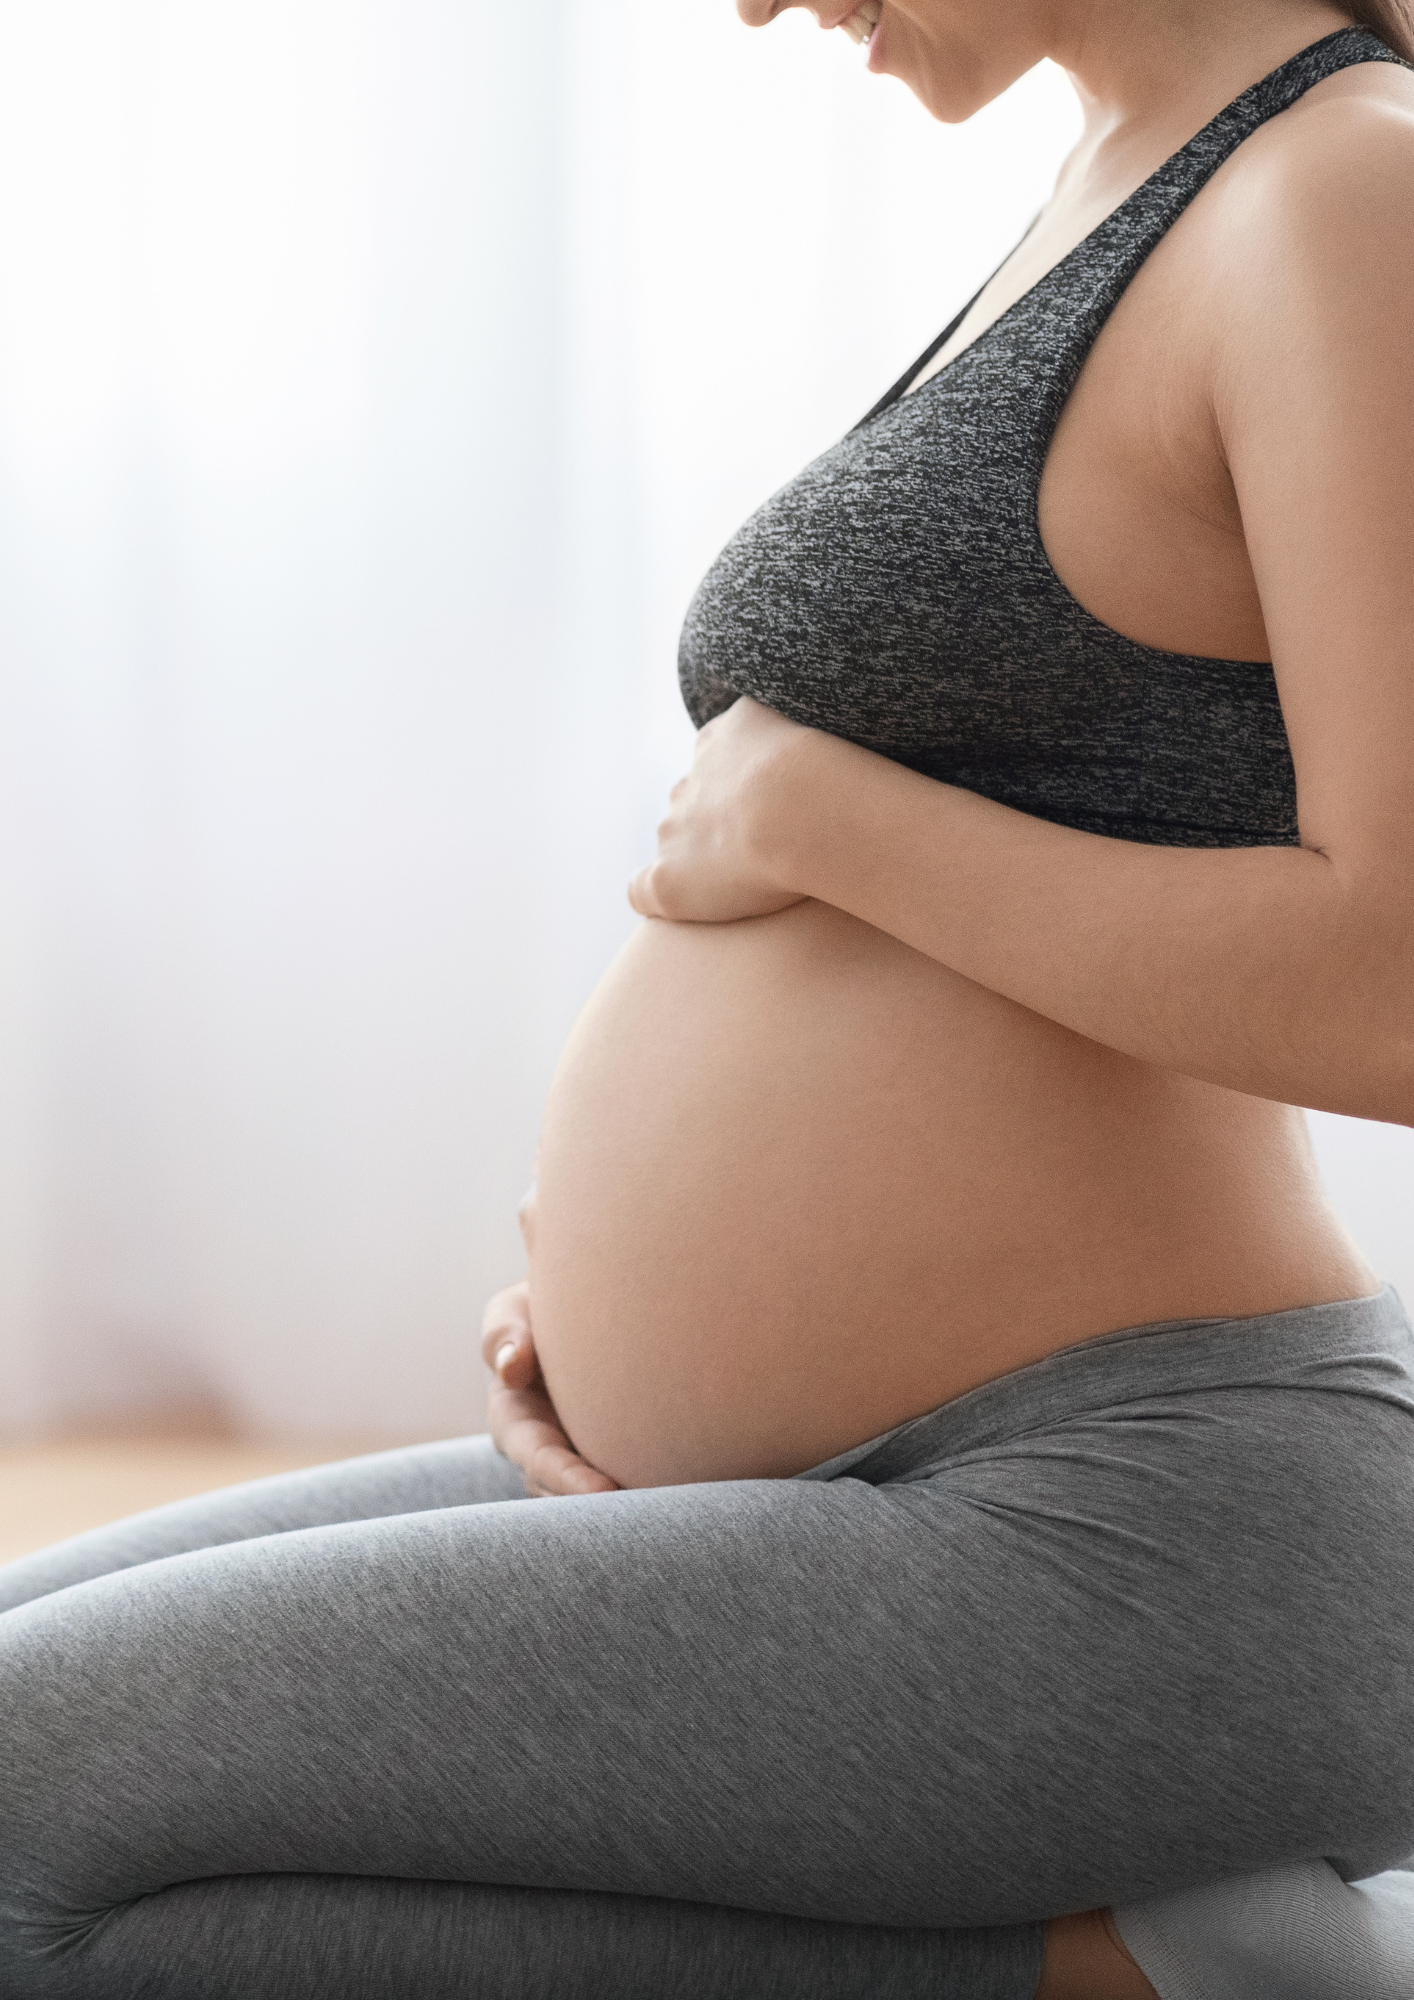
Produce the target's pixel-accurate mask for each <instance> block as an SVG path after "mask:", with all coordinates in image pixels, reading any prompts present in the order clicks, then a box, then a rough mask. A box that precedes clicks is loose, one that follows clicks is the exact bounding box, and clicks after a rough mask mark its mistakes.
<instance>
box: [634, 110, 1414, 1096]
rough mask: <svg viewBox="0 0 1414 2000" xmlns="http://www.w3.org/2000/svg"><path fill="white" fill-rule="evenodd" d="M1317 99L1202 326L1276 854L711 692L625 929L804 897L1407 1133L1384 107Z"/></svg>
mask: <svg viewBox="0 0 1414 2000" xmlns="http://www.w3.org/2000/svg"><path fill="white" fill-rule="evenodd" d="M1330 110H1331V111H1332V112H1333V113H1336V112H1339V113H1341V114H1342V115H1341V116H1336V117H1332V118H1331V120H1330V124H1329V130H1328V131H1327V132H1325V133H1324V134H1317V135H1316V138H1317V139H1318V140H1320V141H1321V143H1315V142H1314V141H1313V140H1311V139H1310V138H1309V137H1308V141H1307V143H1306V144H1305V145H1304V146H1303V147H1302V148H1301V150H1300V152H1299V155H1298V154H1296V153H1295V151H1294V149H1290V148H1288V149H1285V150H1284V151H1283V152H1282V153H1281V155H1280V157H1278V158H1277V159H1275V160H1274V162H1273V164H1272V166H1271V169H1270V171H1269V173H1268V175H1267V179H1266V184H1265V185H1264V186H1261V185H1259V186H1258V187H1257V188H1256V189H1255V190H1253V191H1251V195H1250V199H1249V203H1248V208H1247V221H1246V226H1245V227H1244V228H1243V229H1241V230H1240V231H1238V232H1237V233H1236V234H1235V235H1234V237H1233V238H1232V239H1231V259H1232V275H1233V283H1232V285H1231V286H1230V287H1229V291H1230V295H1231V311H1230V316H1229V318H1228V320H1227V322H1226V323H1225V324H1222V325H1220V326H1218V327H1216V328H1215V329H1214V334H1213V368H1212V413H1213V422H1214V428H1215V435H1216V437H1217V439H1218V441H1219V448H1220V449H1221V450H1222V452H1223V453H1224V455H1225V457H1226V459H1227V463H1228V466H1229V468H1230V471H1231V476H1232V480H1233V485H1234V488H1235V491H1236V495H1237V499H1238V503H1239V505H1240V507H1241V512H1242V520H1243V528H1244V533H1245V536H1246V540H1247V545H1248V550H1249V554H1250V557H1251V561H1252V564H1253V568H1254V572H1255V574H1256V578H1257V584H1258V588H1259V590H1260V593H1261V599H1262V605H1263V611H1264V615H1265V616H1266V620H1267V627H1268V631H1269V633H1270V636H1271V640H1272V649H1273V659H1274V664H1275V670H1276V675H1277V681H1278V687H1279V691H1280V695H1281V701H1282V708H1283V713H1284V715H1285V718H1286V723H1287V730H1288V734H1289V737H1290V740H1291V748H1292V755H1293V758H1294V761H1295V766H1296V775H1297V791H1298V801H1299V811H1300V824H1301V834H1302V842H1303V845H1302V846H1301V847H1300V848H1243V849H1227V850H1218V851H1213V850H1201V849H1188V848H1167V847H1151V846H1144V845H1140V844H1137V843H1132V842H1127V841H1120V840H1109V839H1103V838H1100V837H1097V836H1094V835H1091V834H1085V833H1077V832H1074V831H1072V830H1070V829H1068V828H1064V827H1057V826H1053V825H1051V824H1049V823H1048V822H1045V821H1042V820H1038V819H1034V818H1032V817H1030V816H1029V815H1027V814H1023V813H1019V812H1014V811H1012V810H1010V809H1009V808H1007V807H1004V806H1000V805H996V804H994V803H992V802H991V801H989V800H986V799H982V798H979V797H977V796H975V795H974V794H972V793H968V792H964V791H960V790H957V789H956V788H954V787H951V786H947V785H941V784H937V783H935V782H934V781H932V780H930V779H928V778H923V777H919V776H918V775H917V774H916V773H914V772H911V771H908V770H906V769H904V768H903V767H902V766H900V765H897V764H894V763H892V762H890V761H889V760H887V759H885V758H883V757H878V756H875V755H873V754H872V753H870V752H868V751H865V750H861V749H858V748H856V747H855V746H853V745H851V744H848V743H844V742H841V741H839V740H837V739H835V738H832V737H828V736H825V735H822V734H820V733H818V732H816V731H813V730H806V729H801V728H798V727H796V726H795V725H793V724H791V723H788V722H786V721H784V720H783V719H782V718H780V717H779V716H775V715H772V714H770V713H769V712H768V711H766V710H764V709H761V708H759V707H758V706H757V705H756V704H755V703H752V702H749V701H742V702H739V703H738V704H737V705H736V707H735V708H733V709H732V710H730V711H728V713H727V714H726V715H724V716H722V717H719V718H718V719H717V721H716V722H714V723H712V724H710V725H709V726H708V728H707V729H706V730H705V731H703V732H702V735H701V737H700V739H699V749H698V755H697V758H696V760H695V762H694V767H693V772H692V774H691V776H690V778H689V779H688V780H686V781H685V782H684V785H683V786H682V787H680V788H679V790H678V792H677V793H676V794H675V801H676V803H675V806H674V810H673V811H672V813H670V815H669V818H668V819H667V820H666V821H665V822H664V826H663V829H662V835H661V845H660V854H659V860H658V862H657V863H656V864H655V865H654V866H653V867H652V868H650V869H648V870H645V871H644V874H643V875H642V876H640V877H639V878H638V881H637V882H636V883H635V885H634V889H633V891H632V900H633V901H634V905H635V907H636V908H637V909H639V911H640V912H641V913H642V914H644V915H658V916H667V917H678V918H705V919H708V920H712V919H717V920H720V919H722V918H725V917H735V916H744V915H748V914H760V913H764V912H765V911H767V910H770V909H775V908H780V907H781V906H782V905H783V904H784V903H786V902H789V901H790V900H792V898H793V897H798V896H813V897H816V898H818V899H820V900H821V901H823V902H827V903H832V904H834V905H835V906H836V907H838V908H840V909H843V910H847V911H849V912H850V913H851V914H853V915H855V916H857V917H860V918H862V919H864V920H865V921H866V922H868V923H871V924H874V925H876V926H877V927H878V928H879V929H881V930H885V931H888V932H890V933H892V935H893V936H895V937H898V938H901V939H902V940H903V941H904V942H905V943H907V944H910V945H913V946H914V947H915V948H916V949H918V950H919V951H922V952H925V953H927V954H928V955H929V956H930V957H933V958H936V959H938V960H940V961H941V962H942V963H944V964H946V965H949V966H951V967H953V968H954V969H955V970H956V971H958V972H960V973H963V974H965V975H966V976H967V977H968V978H970V979H974V980H976V981H978V982H979V983H980V984H982V985H984V986H987V987H990V988H991V989H993V990H994V991H995V992H998V993H1002V994H1005V995H1006V996H1007V997H1009V998H1010V999H1013V1000H1016V1001H1019V1002H1020V1003H1021V1004H1022V1005H1024V1006H1027V1007H1030V1008H1034V1009H1035V1010H1036V1011H1037V1012H1038V1013H1041V1014H1045V1015H1047V1016H1048V1017H1050V1018H1051V1019H1052V1020H1055V1021H1059V1022H1061V1023H1063V1024H1064V1025H1065V1026H1067V1027H1070V1028H1073V1029H1075V1030H1076V1031H1077V1032H1079V1033H1081V1034H1083V1035H1087V1036H1089V1037H1091V1038H1092V1039H1094V1040H1096V1041H1099V1042H1103V1043H1106V1044H1108V1045H1109V1046H1111V1047H1113V1048H1116V1049H1121V1050H1123V1051H1125V1052H1126V1053H1127V1054H1130V1055H1133V1056H1136V1057H1139V1058H1140V1059H1142V1060H1144V1061H1147V1062H1153V1063H1159V1064H1162V1065H1163V1066H1165V1067H1167V1068H1171V1069H1175V1070H1179V1071H1182V1072H1185V1073H1187V1074H1189V1075H1192V1076H1197V1077H1202V1078H1205V1079H1207V1080H1209V1081H1211V1082H1215V1083H1220V1084H1224V1085H1227V1086H1229V1087H1231V1088H1233V1089H1237V1090H1242V1091H1247V1092H1250V1093H1252V1094H1254V1095H1257V1096H1263V1097H1272V1098H1276V1099H1279V1100H1282V1101H1285V1102H1292V1103H1300V1104H1308V1105H1313V1106H1317V1107H1321V1108H1325V1109H1329V1110H1335V1111H1344V1112H1350V1113H1354V1114H1355V1115H1357V1116H1362V1117H1367V1118H1381V1119H1389V1120H1394V1121H1397V1122H1401V1123H1407V1124H1414V120H1411V119H1410V118H1409V117H1408V116H1406V115H1404V114H1402V113H1398V112H1396V111H1393V110H1391V111H1390V112H1389V114H1388V116H1384V115H1383V114H1378V115H1377V114H1375V113H1373V112H1372V111H1371V109H1370V107H1368V106H1356V105H1351V104H1344V105H1340V106H1332V107H1330ZM1346 113H1349V114H1350V115H1349V116H1345V115H1343V114H1346Z"/></svg>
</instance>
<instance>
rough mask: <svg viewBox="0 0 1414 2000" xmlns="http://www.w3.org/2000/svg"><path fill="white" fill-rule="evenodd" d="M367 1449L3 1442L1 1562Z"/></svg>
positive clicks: (171, 1441) (168, 1441) (350, 1445)
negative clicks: (147, 1511) (146, 1512)
mask: <svg viewBox="0 0 1414 2000" xmlns="http://www.w3.org/2000/svg"><path fill="white" fill-rule="evenodd" d="M361 1449H367V1447H366V1446H361V1445H359V1444H358V1443H356V1442H351V1441H349V1440H347V1439H345V1440H339V1439H330V1440H329V1441H328V1442H327V1443H325V1444H319V1443H311V1444H306V1445H303V1446H291V1447H286V1448H284V1449H282V1448H280V1447H279V1446H274V1445H272V1446H261V1445H250V1444H239V1443H232V1442H227V1441H225V1440H218V1441H212V1440H204V1439H200V1438H154V1439H148V1440H143V1439H75V1440H72V1441H70V1442H67V1443H60V1444H43V1445H29V1446H10V1447H6V1448H0V1563H3V1562H9V1561H11V1560H12V1558H14V1557H15V1556H21V1555H27V1554H28V1553H29V1552H30V1550H32V1549H40V1548H43V1547H45V1545H46V1544H47V1543H49V1542H58V1541H62V1540H63V1539H64V1537H65V1536H66V1535H77V1534H79V1533H81V1532H82V1530H83V1529H85V1528H97V1527H100V1526H102V1524H103V1523H104V1522H105V1521H116V1520H118V1519H120V1518H121V1516H122V1515H124V1514H136V1513H140V1512H141V1511H142V1509H143V1508H145V1507H160V1506H162V1505H163V1504H164V1503H165V1502H167V1501H169V1500H183V1499H185V1498H186V1497H187V1496H188V1494H192V1493H209V1492H210V1491H211V1489H212V1488H213V1487H216V1486H233V1485H235V1484H236V1483H237V1482H238V1481H239V1480H242V1479H263V1478H264V1477H265V1476H266V1475H267V1474H268V1473H271V1472H289V1471H293V1470H294V1469H295V1468H296V1467H299V1466H305V1465H321V1464H324V1463H325V1462H326V1461H327V1460H329V1459H333V1458H345V1457H348V1456H349V1455H350V1453H352V1452H355V1451H358V1450H361Z"/></svg>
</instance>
